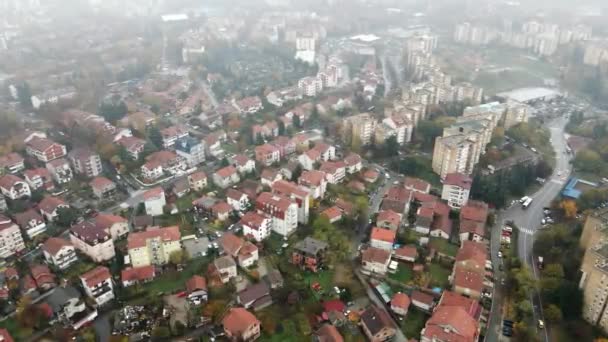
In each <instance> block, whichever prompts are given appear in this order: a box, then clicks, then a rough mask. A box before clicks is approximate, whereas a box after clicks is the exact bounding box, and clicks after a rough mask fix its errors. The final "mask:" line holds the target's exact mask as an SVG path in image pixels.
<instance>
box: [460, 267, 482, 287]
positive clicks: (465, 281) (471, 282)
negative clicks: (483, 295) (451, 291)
mask: <svg viewBox="0 0 608 342" xmlns="http://www.w3.org/2000/svg"><path fill="white" fill-rule="evenodd" d="M483 277H484V275H483V274H481V273H479V272H473V271H469V270H467V269H464V268H462V267H459V266H458V265H456V266H455V267H454V286H456V287H461V288H464V289H470V290H472V291H476V292H481V290H482V289H483Z"/></svg>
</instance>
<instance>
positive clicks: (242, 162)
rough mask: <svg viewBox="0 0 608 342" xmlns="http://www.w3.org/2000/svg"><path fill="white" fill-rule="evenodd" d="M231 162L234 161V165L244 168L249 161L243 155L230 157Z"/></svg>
mask: <svg viewBox="0 0 608 342" xmlns="http://www.w3.org/2000/svg"><path fill="white" fill-rule="evenodd" d="M232 160H234V163H235V164H237V165H238V166H245V165H246V164H247V163H248V162H249V161H250V160H251V159H249V157H247V156H246V155H244V154H237V155H236V156H234V157H232Z"/></svg>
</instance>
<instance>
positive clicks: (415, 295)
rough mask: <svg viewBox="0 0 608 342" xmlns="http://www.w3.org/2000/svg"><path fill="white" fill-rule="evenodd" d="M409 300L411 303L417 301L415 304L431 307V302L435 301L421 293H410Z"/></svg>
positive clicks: (428, 295)
mask: <svg viewBox="0 0 608 342" xmlns="http://www.w3.org/2000/svg"><path fill="white" fill-rule="evenodd" d="M411 299H412V301H417V302H420V303H424V304H427V305H432V304H433V302H434V301H435V299H434V298H433V296H431V295H430V294H427V293H424V292H421V291H414V292H412V296H411Z"/></svg>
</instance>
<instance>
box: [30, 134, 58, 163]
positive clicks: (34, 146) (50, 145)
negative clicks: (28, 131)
mask: <svg viewBox="0 0 608 342" xmlns="http://www.w3.org/2000/svg"><path fill="white" fill-rule="evenodd" d="M25 152H26V153H27V154H28V155H30V156H32V157H35V158H36V159H38V160H39V161H41V162H43V163H48V162H50V161H51V160H55V159H57V158H62V157H65V155H66V154H67V149H66V147H65V146H64V145H61V144H58V143H56V142H54V141H52V140H50V139H47V138H46V136H45V137H41V136H38V135H31V136H29V137H28V139H26V141H25Z"/></svg>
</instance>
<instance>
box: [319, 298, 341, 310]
mask: <svg viewBox="0 0 608 342" xmlns="http://www.w3.org/2000/svg"><path fill="white" fill-rule="evenodd" d="M345 309H346V305H345V304H344V302H343V301H341V300H339V299H332V300H327V301H325V302H323V310H324V311H325V312H330V311H340V312H343V311H344V310H345Z"/></svg>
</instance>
